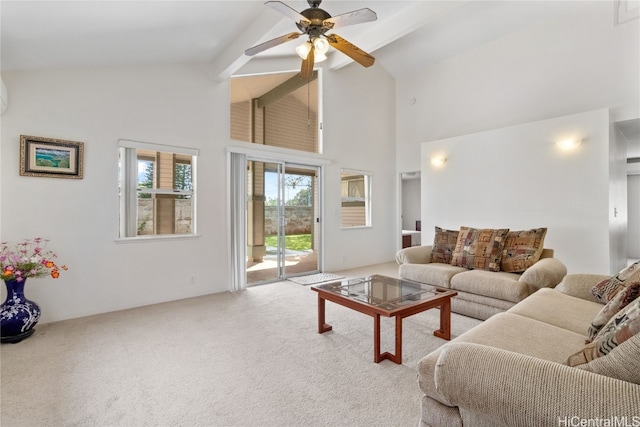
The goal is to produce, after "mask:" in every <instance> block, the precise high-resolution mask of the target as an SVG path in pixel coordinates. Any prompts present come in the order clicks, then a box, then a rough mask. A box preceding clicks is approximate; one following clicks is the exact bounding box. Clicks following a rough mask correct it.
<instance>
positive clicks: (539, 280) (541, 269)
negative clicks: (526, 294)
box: [518, 258, 567, 290]
mask: <svg viewBox="0 0 640 427" xmlns="http://www.w3.org/2000/svg"><path fill="white" fill-rule="evenodd" d="M566 274H567V267H566V266H565V265H564V264H563V263H562V262H561V261H560V260H559V259H558V258H543V259H540V260H538V262H536V263H535V264H533V265H532V266H531V267H529V268H527V270H526V271H525V272H524V273H522V275H521V276H520V279H518V280H519V281H520V282H524V283H526V284H528V285H531V286H533V287H534V288H536V289H542V288H553V287H555V286H556V285H557V284H558V283H560V282H561V281H562V279H563V278H564V276H565V275H566ZM534 290H535V289H534Z"/></svg>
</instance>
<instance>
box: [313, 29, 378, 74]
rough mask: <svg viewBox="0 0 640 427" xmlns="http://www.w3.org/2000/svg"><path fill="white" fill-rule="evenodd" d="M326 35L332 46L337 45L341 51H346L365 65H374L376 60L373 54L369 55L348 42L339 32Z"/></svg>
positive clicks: (349, 55) (345, 52) (350, 56)
mask: <svg viewBox="0 0 640 427" xmlns="http://www.w3.org/2000/svg"><path fill="white" fill-rule="evenodd" d="M325 37H326V38H327V40H328V41H329V44H330V45H331V46H333V47H335V48H336V49H338V50H339V51H340V52H342V53H344V54H345V55H347V56H348V57H349V58H351V59H353V60H354V61H356V62H357V63H358V64H360V65H362V66H363V67H370V66H372V65H373V63H374V62H375V60H376V59H375V58H374V57H373V56H371V55H369V54H368V53H367V52H365V51H364V50H362V49H360V48H359V47H358V46H356V45H354V44H352V43H350V42H348V41H347V40H345V39H343V38H342V37H340V36H339V35H337V34H327V35H325Z"/></svg>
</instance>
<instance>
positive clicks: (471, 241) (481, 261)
mask: <svg viewBox="0 0 640 427" xmlns="http://www.w3.org/2000/svg"><path fill="white" fill-rule="evenodd" d="M508 232H509V229H508V228H503V229H490V228H485V229H476V228H470V227H460V232H459V233H458V240H457V241H456V248H455V250H454V252H453V258H452V259H451V265H455V266H458V267H464V268H470V269H479V270H489V271H500V259H501V258H502V249H503V248H504V240H505V238H506V237H507V233H508Z"/></svg>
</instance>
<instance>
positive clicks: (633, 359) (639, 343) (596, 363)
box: [576, 334, 640, 384]
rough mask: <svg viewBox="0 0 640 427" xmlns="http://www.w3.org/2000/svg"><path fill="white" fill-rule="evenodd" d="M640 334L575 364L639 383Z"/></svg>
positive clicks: (586, 369)
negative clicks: (599, 355) (582, 362)
mask: <svg viewBox="0 0 640 427" xmlns="http://www.w3.org/2000/svg"><path fill="white" fill-rule="evenodd" d="M639 354H640V334H636V335H634V336H632V337H630V338H629V339H628V340H626V341H624V342H623V343H622V344H620V345H619V346H617V347H616V348H614V349H613V350H611V351H610V352H609V354H607V355H606V356H602V357H598V358H597V359H594V360H592V361H591V362H589V363H585V364H583V365H578V366H576V367H577V368H580V369H584V370H585V371H589V372H593V373H596V374H600V375H605V376H607V377H612V378H617V379H619V380H623V381H630V382H632V383H635V384H640V357H638V355H639Z"/></svg>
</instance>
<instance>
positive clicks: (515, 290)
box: [451, 270, 529, 302]
mask: <svg viewBox="0 0 640 427" xmlns="http://www.w3.org/2000/svg"><path fill="white" fill-rule="evenodd" d="M519 278H520V275H518V274H514V273H505V272H503V271H498V272H493V271H485V270H465V271H464V272H462V273H459V274H456V275H455V276H453V278H451V289H455V290H458V291H464V292H469V293H472V294H477V295H484V296H487V297H491V298H496V299H499V300H506V301H511V302H519V301H522V300H523V299H525V298H526V297H527V296H528V295H529V285H527V284H526V283H523V282H520V281H519V280H518V279H519Z"/></svg>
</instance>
